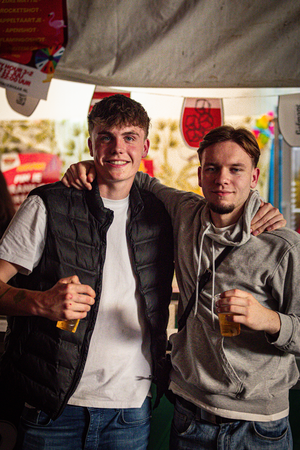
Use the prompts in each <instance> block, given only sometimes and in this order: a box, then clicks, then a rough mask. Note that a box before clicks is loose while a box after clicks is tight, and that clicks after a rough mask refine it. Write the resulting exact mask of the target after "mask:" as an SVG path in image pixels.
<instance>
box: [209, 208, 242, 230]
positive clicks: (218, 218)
mask: <svg viewBox="0 0 300 450" xmlns="http://www.w3.org/2000/svg"><path fill="white" fill-rule="evenodd" d="M242 214H243V207H242V208H240V209H239V210H235V211H233V212H232V213H228V214H219V213H215V212H214V211H212V210H211V209H210V217H211V221H212V223H213V224H214V226H215V227H216V228H224V227H228V226H229V225H233V224H234V223H237V221H238V220H239V218H240V217H241V215H242Z"/></svg>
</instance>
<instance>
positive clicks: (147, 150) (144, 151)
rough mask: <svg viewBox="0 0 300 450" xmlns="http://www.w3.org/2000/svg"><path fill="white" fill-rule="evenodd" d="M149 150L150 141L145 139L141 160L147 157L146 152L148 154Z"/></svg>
mask: <svg viewBox="0 0 300 450" xmlns="http://www.w3.org/2000/svg"><path fill="white" fill-rule="evenodd" d="M149 148H150V141H149V139H145V141H144V149H143V153H142V158H146V156H147V155H148V152H149Z"/></svg>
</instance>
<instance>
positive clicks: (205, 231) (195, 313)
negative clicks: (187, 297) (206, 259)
mask: <svg viewBox="0 0 300 450" xmlns="http://www.w3.org/2000/svg"><path fill="white" fill-rule="evenodd" d="M208 230H209V226H208V227H207V228H206V229H205V230H204V231H203V233H202V236H201V242H200V250H199V259H198V270H197V284H196V301H195V312H194V317H196V315H197V311H198V300H199V299H198V297H199V280H200V271H201V260H202V249H203V241H204V237H205V235H206V233H207V232H208Z"/></svg>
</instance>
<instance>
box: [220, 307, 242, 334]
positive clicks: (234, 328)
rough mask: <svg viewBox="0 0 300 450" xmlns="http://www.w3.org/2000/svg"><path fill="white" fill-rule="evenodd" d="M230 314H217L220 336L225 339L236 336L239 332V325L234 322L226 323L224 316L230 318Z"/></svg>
mask: <svg viewBox="0 0 300 450" xmlns="http://www.w3.org/2000/svg"><path fill="white" fill-rule="evenodd" d="M232 315H233V314H230V313H221V314H218V316H219V322H220V331H221V335H222V336H225V337H232V336H237V335H239V334H240V332H241V324H240V323H236V322H228V320H227V319H226V316H232Z"/></svg>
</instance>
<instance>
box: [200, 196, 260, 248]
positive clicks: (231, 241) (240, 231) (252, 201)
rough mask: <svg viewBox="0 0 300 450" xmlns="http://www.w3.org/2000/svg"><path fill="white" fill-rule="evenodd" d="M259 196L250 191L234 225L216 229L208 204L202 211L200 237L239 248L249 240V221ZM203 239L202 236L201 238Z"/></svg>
mask: <svg viewBox="0 0 300 450" xmlns="http://www.w3.org/2000/svg"><path fill="white" fill-rule="evenodd" d="M260 201H261V199H260V195H259V192H258V191H251V192H250V194H249V197H248V199H247V201H246V203H245V206H244V212H243V214H242V215H241V217H240V218H239V220H238V221H237V223H236V224H234V225H232V226H229V227H226V228H225V229H217V228H216V227H215V226H214V225H213V224H212V222H211V218H210V210H209V206H208V204H206V205H205V207H204V208H203V211H202V224H203V225H202V230H201V231H202V235H205V236H207V237H209V238H210V239H211V240H212V241H215V242H218V243H219V244H221V245H222V246H223V245H230V246H234V247H239V246H240V245H244V244H245V243H246V242H247V241H248V240H249V239H250V234H251V233H250V229H251V221H252V219H253V217H254V216H255V214H256V213H257V211H258V210H259V207H260ZM203 238H204V236H203Z"/></svg>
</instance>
